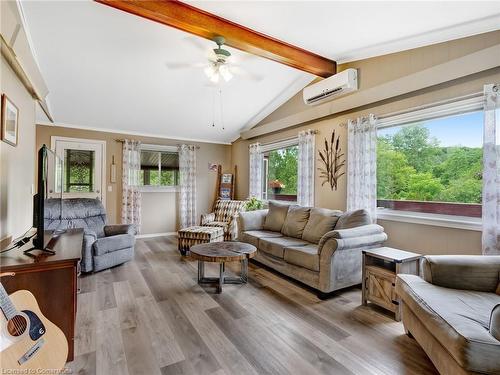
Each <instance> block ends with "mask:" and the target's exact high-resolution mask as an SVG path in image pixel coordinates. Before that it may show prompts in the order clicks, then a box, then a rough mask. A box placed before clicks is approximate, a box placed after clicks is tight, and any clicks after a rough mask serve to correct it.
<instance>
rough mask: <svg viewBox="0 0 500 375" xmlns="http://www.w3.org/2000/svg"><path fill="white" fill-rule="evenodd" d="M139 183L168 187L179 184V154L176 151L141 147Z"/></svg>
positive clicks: (146, 185) (145, 185) (153, 186)
mask: <svg viewBox="0 0 500 375" xmlns="http://www.w3.org/2000/svg"><path fill="white" fill-rule="evenodd" d="M140 180H141V185H142V186H144V187H146V188H148V187H152V188H157V189H158V188H159V189H161V188H168V187H174V186H177V185H178V184H179V154H178V153H177V152H176V151H169V150H161V149H158V150H155V149H150V148H147V149H142V150H141V178H140Z"/></svg>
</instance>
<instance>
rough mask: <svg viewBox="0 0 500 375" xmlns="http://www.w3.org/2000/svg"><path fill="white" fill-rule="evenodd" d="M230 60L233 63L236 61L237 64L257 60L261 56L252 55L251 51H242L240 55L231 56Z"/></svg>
mask: <svg viewBox="0 0 500 375" xmlns="http://www.w3.org/2000/svg"><path fill="white" fill-rule="evenodd" d="M230 59H231V60H230V61H231V62H232V63H235V64H239V63H242V62H247V61H248V62H249V61H255V60H258V59H259V57H258V56H255V55H252V54H250V53H244V54H243V53H240V54H238V55H236V56H235V55H231V57H230Z"/></svg>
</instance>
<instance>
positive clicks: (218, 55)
mask: <svg viewBox="0 0 500 375" xmlns="http://www.w3.org/2000/svg"><path fill="white" fill-rule="evenodd" d="M186 40H188V41H190V42H191V43H192V44H193V45H194V46H196V47H197V48H199V49H202V50H203V51H205V46H204V45H203V44H201V43H199V42H198V40H197V39H194V38H186ZM213 41H214V42H215V43H216V44H217V48H214V49H211V50H210V51H209V53H208V56H207V59H208V61H207V62H204V63H167V64H166V65H167V67H168V68H169V69H189V68H203V71H204V72H205V74H206V76H207V77H208V79H209V80H210V82H211V83H212V84H214V85H215V84H218V83H219V82H220V81H221V80H223V81H225V82H228V81H230V80H231V79H232V78H233V77H234V76H241V77H245V78H248V79H251V80H252V81H261V80H262V79H263V77H262V76H260V75H258V74H254V73H251V72H249V71H247V70H246V69H244V68H242V67H241V66H240V65H239V64H237V63H236V62H235V61H234V59H233V57H232V55H231V52H229V51H228V50H227V49H225V48H224V43H225V42H226V40H225V39H224V37H222V36H216V37H214V39H213ZM252 58H254V56H248V57H244V58H243V59H244V60H248V59H252ZM243 59H241V60H243Z"/></svg>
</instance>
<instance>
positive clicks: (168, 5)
mask: <svg viewBox="0 0 500 375" xmlns="http://www.w3.org/2000/svg"><path fill="white" fill-rule="evenodd" d="M95 1H97V2H98V3H101V4H105V5H109V6H110V7H113V8H116V9H120V10H122V11H125V12H128V13H131V14H134V15H137V16H140V17H143V18H147V19H149V20H152V21H155V22H159V23H161V24H163V25H167V26H171V27H175V28H176V29H179V30H182V31H185V32H188V33H191V34H194V35H197V36H200V37H203V38H206V39H210V40H213V38H214V37H216V36H223V37H224V38H225V39H226V43H225V44H226V45H228V46H230V47H234V48H237V49H239V50H242V51H245V52H248V53H251V54H254V55H257V56H261V57H264V58H267V59H270V60H273V61H276V62H279V63H281V64H285V65H288V66H291V67H293V68H296V69H299V70H302V71H305V72H308V73H312V74H314V75H317V76H319V77H324V78H326V77H329V76H331V75H333V74H335V73H336V70H337V64H336V62H335V61H333V60H330V59H327V58H325V57H322V56H319V55H316V54H315V53H312V52H309V51H306V50H304V49H302V48H299V47H295V46H293V45H291V44H288V43H285V42H282V41H280V40H278V39H275V38H272V37H270V36H267V35H264V34H262V33H259V32H257V31H254V30H251V29H249V28H247V27H244V26H241V25H239V24H237V23H234V22H231V21H229V20H226V19H224V18H221V17H218V16H216V15H214V14H211V13H208V12H205V11H204V10H201V9H198V8H195V7H193V6H191V5H188V4H185V3H182V2H180V1H172V0H151V1H150V0H146V1H144V0H143V1H141V0H95Z"/></svg>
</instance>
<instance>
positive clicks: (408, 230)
mask: <svg viewBox="0 0 500 375" xmlns="http://www.w3.org/2000/svg"><path fill="white" fill-rule="evenodd" d="M495 44H500V32H493V33H488V34H483V35H478V36H474V37H469V38H465V39H462V40H456V41H451V42H447V43H441V44H437V45H434V46H428V47H423V48H418V49H414V50H410V51H404V52H401V53H395V54H391V55H386V56H381V57H375V58H371V59H366V60H360V61H355V62H351V63H348V64H343V65H340V66H339V70H344V69H346V68H357V69H359V70H358V72H359V83H360V91H362V90H363V89H366V88H369V87H375V86H377V85H379V84H382V83H384V82H387V81H390V80H394V79H397V78H401V77H403V76H405V75H408V74H412V73H415V72H417V71H420V70H422V69H425V68H428V67H430V66H432V65H434V64H439V63H443V62H446V61H450V60H452V59H454V58H457V57H460V56H463V55H466V54H468V53H471V52H474V51H477V50H480V49H482V48H486V47H490V46H492V45H495ZM492 82H500V68H495V69H491V70H488V71H485V72H482V73H478V74H474V75H470V76H467V77H463V78H460V79H457V80H455V81H452V82H448V83H446V84H441V85H437V86H434V87H431V88H428V89H425V90H420V91H418V92H413V93H408V94H406V95H404V96H400V97H397V98H394V99H391V100H386V101H383V102H379V103H376V104H374V105H370V106H366V107H362V108H356V109H353V110H351V111H347V112H343V113H340V114H339V115H333V116H330V117H326V118H323V119H321V120H318V121H311V122H309V123H305V124H301V125H300V126H295V127H292V128H288V129H286V130H284V131H280V132H276V133H272V134H266V135H264V136H261V137H256V138H253V139H250V140H242V139H239V140H237V141H236V142H234V143H233V148H232V161H233V163H234V164H236V165H237V166H238V171H239V173H238V181H237V183H238V186H239V189H238V197H239V198H245V197H247V196H248V145H249V144H250V143H253V142H261V143H267V142H272V141H276V140H280V139H284V138H287V137H292V136H296V135H297V132H298V131H299V130H303V129H316V130H318V131H319V133H318V134H317V135H316V145H317V147H320V146H319V145H321V144H322V143H323V142H324V138H325V137H329V136H330V134H331V132H332V131H333V130H335V132H336V133H337V134H340V137H341V146H342V148H343V150H347V139H346V136H347V129H346V127H345V126H344V125H342V126H341V124H345V122H346V121H347V119H350V118H355V117H358V116H362V115H367V114H369V113H374V114H375V115H382V114H385V113H390V112H393V111H398V110H403V109H407V108H412V107H416V106H419V105H423V104H428V103H433V102H436V101H440V100H445V99H450V98H454V97H458V96H462V95H466V94H471V93H476V92H480V91H482V89H483V85H484V84H485V83H492ZM353 95H356V94H353ZM309 108H310V107H308V106H305V105H304V104H303V102H302V93H301V92H300V93H299V94H297V95H296V96H294V97H293V98H292V99H290V100H289V101H288V102H287V103H285V104H284V105H283V106H282V107H280V108H278V109H277V110H276V111H275V112H273V113H272V114H270V115H269V116H268V117H267V118H266V119H264V120H263V121H262V122H261V123H260V124H258V125H257V126H265V124H266V123H269V122H271V121H276V120H280V119H283V118H286V117H287V116H290V115H293V114H296V113H300V112H302V111H304V110H306V109H309ZM346 182H347V181H346V178H345V176H344V177H342V178H341V179H340V181H339V188H338V190H337V191H331V190H330V188H328V187H326V185H325V186H323V187H322V186H321V181H320V180H319V178H318V177H316V180H315V205H316V206H319V207H327V208H336V209H342V210H345V208H346V194H347V193H346ZM380 224H381V225H383V226H384V227H385V228H386V231H387V233H388V236H389V240H388V242H387V244H388V245H389V246H394V247H398V248H401V249H407V250H413V251H417V252H421V253H425V254H479V253H480V249H481V232H478V231H468V230H462V229H452V228H443V227H434V226H428V225H417V224H410V223H400V222H394V221H391V222H389V221H387V220H380Z"/></svg>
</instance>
